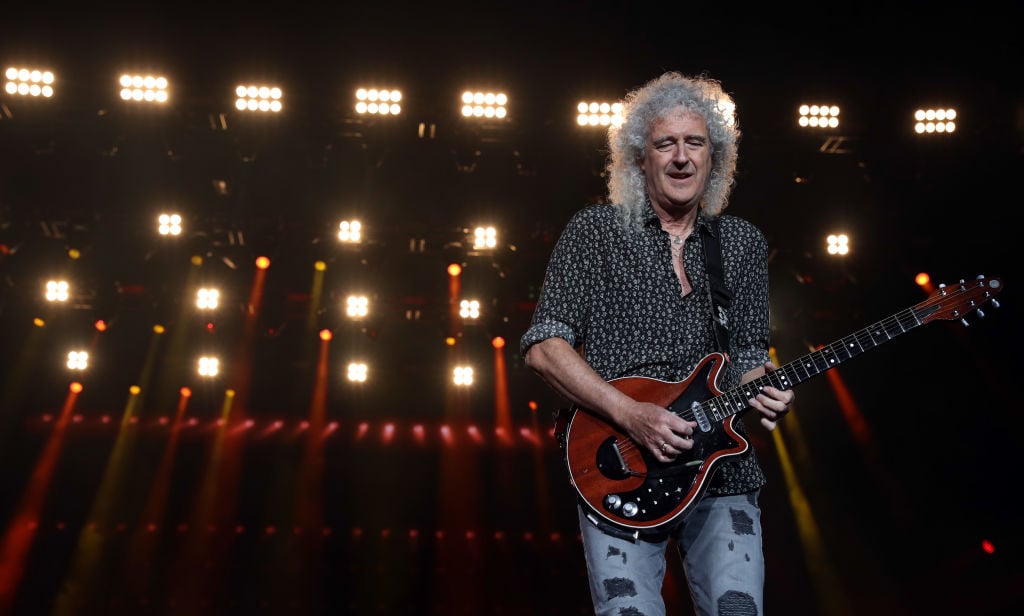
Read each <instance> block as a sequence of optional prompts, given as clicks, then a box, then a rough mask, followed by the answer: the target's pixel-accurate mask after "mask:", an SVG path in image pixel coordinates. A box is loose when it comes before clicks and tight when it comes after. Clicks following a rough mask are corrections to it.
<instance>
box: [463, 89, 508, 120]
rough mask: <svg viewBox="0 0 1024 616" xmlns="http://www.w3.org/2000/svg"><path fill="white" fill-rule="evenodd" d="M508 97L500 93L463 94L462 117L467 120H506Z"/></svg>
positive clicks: (467, 92)
mask: <svg viewBox="0 0 1024 616" xmlns="http://www.w3.org/2000/svg"><path fill="white" fill-rule="evenodd" d="M507 104H508V97H507V96H506V95H504V94H502V93H500V92H498V93H495V92H470V91H468V90H467V91H466V92H463V93H462V115H463V117H467V118H486V119H498V120H501V119H504V118H505V117H507V116H508V110H507V109H506V105H507Z"/></svg>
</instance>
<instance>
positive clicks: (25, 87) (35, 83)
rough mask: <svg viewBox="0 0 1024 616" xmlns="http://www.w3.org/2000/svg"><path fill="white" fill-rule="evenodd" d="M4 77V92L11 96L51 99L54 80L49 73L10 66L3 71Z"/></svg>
mask: <svg viewBox="0 0 1024 616" xmlns="http://www.w3.org/2000/svg"><path fill="white" fill-rule="evenodd" d="M4 77H6V78H7V82H6V83H4V91H5V92H7V93H8V94H10V95H12V96H31V97H33V98H38V97H43V98H51V97H53V93H54V91H53V84H54V81H56V78H55V77H54V75H53V72H51V71H48V70H39V69H31V68H16V67H13V66H12V67H9V68H8V69H7V70H6V71H4Z"/></svg>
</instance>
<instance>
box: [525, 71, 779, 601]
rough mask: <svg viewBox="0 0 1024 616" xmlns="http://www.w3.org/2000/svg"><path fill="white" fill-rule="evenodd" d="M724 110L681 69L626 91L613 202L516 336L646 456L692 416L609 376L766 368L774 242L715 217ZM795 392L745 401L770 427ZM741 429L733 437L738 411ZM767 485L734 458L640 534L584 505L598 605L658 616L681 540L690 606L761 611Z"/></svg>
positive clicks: (723, 99) (547, 284)
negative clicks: (711, 265)
mask: <svg viewBox="0 0 1024 616" xmlns="http://www.w3.org/2000/svg"><path fill="white" fill-rule="evenodd" d="M732 109H733V106H732V100H731V99H730V97H729V96H728V95H726V94H725V93H724V91H723V90H722V88H721V85H720V84H719V83H718V82H717V81H716V80H713V79H710V78H708V77H706V76H698V77H688V76H684V75H681V74H679V73H677V72H668V73H665V74H663V75H661V76H660V77H658V78H656V79H653V80H651V81H650V82H648V83H647V84H645V85H643V86H642V87H640V88H638V89H636V90H634V91H632V92H630V93H629V94H628V95H627V96H626V100H625V111H624V121H623V123H622V124H621V125H620V126H619V127H617V128H612V129H611V130H610V131H609V139H608V141H609V146H610V156H609V162H608V165H607V171H608V193H609V194H608V196H609V199H608V202H607V203H599V204H594V205H590V206H588V207H586V208H583V209H582V210H580V211H579V212H577V213H576V214H575V215H574V216H573V217H572V218H571V220H570V221H569V223H568V224H567V226H566V228H565V229H564V230H563V232H562V235H561V237H560V238H559V240H558V242H557V244H556V246H555V249H554V251H553V252H552V255H551V259H550V262H549V263H548V266H547V271H546V273H545V278H544V284H543V287H542V290H541V295H540V298H539V301H538V303H537V308H536V311H535V313H534V316H533V321H532V324H531V326H530V328H529V329H528V330H527V331H526V333H525V334H524V335H523V337H522V340H521V342H520V348H521V352H522V353H523V354H524V357H525V361H526V363H527V365H528V366H530V368H532V369H533V370H534V371H536V372H537V374H539V375H540V376H541V377H542V378H543V379H544V380H545V381H546V382H547V383H548V384H549V385H551V386H552V387H553V388H554V389H555V390H556V391H557V392H559V393H560V394H561V395H563V396H564V397H565V398H567V399H568V400H569V401H570V402H572V403H573V405H574V406H575V407H576V408H577V409H584V410H582V411H577V412H588V413H590V414H593V415H595V416H597V417H599V418H601V419H602V420H603V421H606V422H608V423H609V424H610V425H613V426H616V427H617V428H618V429H619V430H621V432H622V433H623V434H625V435H626V436H628V437H629V439H631V440H632V442H633V443H634V444H635V445H636V447H638V448H639V449H640V450H641V451H642V453H643V455H644V456H646V457H649V458H650V459H651V460H653V462H652V464H671V463H672V461H673V460H675V459H676V458H677V457H679V456H682V455H684V454H685V453H686V452H688V450H689V449H690V448H691V447H693V443H694V440H693V438H692V435H693V433H694V430H695V429H696V428H697V423H696V422H694V421H688V420H686V419H684V418H683V417H682V416H681V415H680V414H677V413H674V412H671V411H669V410H667V409H666V408H665V407H664V406H661V405H659V404H655V403H653V402H649V401H645V400H642V399H635V398H633V397H631V396H629V395H627V394H626V393H624V392H623V391H622V390H620V388H618V387H616V386H615V385H614V384H613V383H611V382H610V381H613V380H615V379H619V378H622V377H647V378H650V379H658V380H661V381H666V382H679V381H682V380H684V379H685V378H687V377H688V375H690V374H691V373H692V372H693V371H694V368H695V367H696V366H697V365H698V364H699V363H700V362H701V360H702V359H703V358H705V357H706V356H707V355H708V354H709V353H713V352H716V351H724V352H725V353H727V355H726V356H727V357H728V358H729V361H728V362H726V367H725V368H724V370H723V372H722V374H721V376H720V378H719V381H720V383H719V385H721V386H722V387H721V388H722V389H723V390H724V389H726V388H728V387H733V386H737V385H740V384H742V383H749V382H751V381H752V380H754V379H756V378H758V377H762V376H764V375H765V374H767V373H768V372H771V371H773V370H774V366H773V364H772V363H771V361H770V360H769V356H768V334H769V311H768V273H767V252H768V251H767V242H766V240H765V238H764V236H763V234H762V233H761V232H760V230H758V229H757V228H756V227H755V226H754V225H752V224H751V223H749V222H747V221H746V220H744V219H741V218H739V217H735V216H722V215H721V212H722V210H723V209H725V207H726V205H727V200H728V196H729V193H730V191H731V189H732V185H733V182H734V179H733V176H734V173H735V170H736V161H737V144H738V141H739V136H740V131H739V129H738V126H737V124H736V122H735V118H734V117H733V114H732ZM712 221H715V222H717V228H716V225H713V224H712ZM711 234H716V235H715V236H714V238H717V244H718V245H720V261H721V268H722V270H723V274H724V281H723V284H724V286H725V287H726V288H727V290H728V293H727V295H731V302H721V301H720V302H719V303H720V304H722V303H725V304H727V305H724V306H723V305H720V306H718V307H717V309H718V310H721V311H722V312H721V313H719V312H716V313H715V314H716V317H718V321H719V322H720V323H721V324H723V325H727V331H726V333H722V331H721V330H717V329H716V324H715V320H713V319H712V301H713V299H712V289H713V286H712V283H713V281H711V280H709V276H708V271H707V269H706V267H707V264H708V257H707V255H706V253H705V244H706V243H708V242H709V241H710V240H711V239H712V236H711ZM721 338H727V339H728V342H727V344H728V348H727V349H720V348H719V342H718V341H719V340H720V339H721ZM793 400H794V394H793V392H792V390H789V389H782V388H776V387H772V386H764V387H761V388H760V389H759V391H758V392H757V393H756V395H755V396H753V397H752V398H751V399H750V400H749V401H748V402H747V404H748V405H749V408H750V409H751V410H753V411H756V413H757V414H758V415H759V417H760V422H761V424H762V425H763V426H764V427H765V428H766V429H768V430H774V429H775V426H776V422H777V421H778V420H779V419H780V418H781V417H782V416H783V415H784V414H785V413H786V411H787V410H788V408H789V407H790V405H791V404H792V403H793ZM736 426H737V430H738V431H739V432H741V433H742V431H743V425H742V421H737V422H736ZM764 482H765V478H764V474H763V473H762V471H761V468H760V466H759V464H758V462H757V459H756V456H755V455H754V454H753V452H752V451H751V452H750V453H749V455H742V456H735V457H731V458H729V459H728V460H726V461H724V462H722V463H721V465H720V466H719V467H718V468H717V469H716V471H715V472H714V473H713V474H712V476H711V478H710V480H709V482H708V484H707V487H706V492H704V494H703V495H702V497H701V498H700V500H699V501H698V502H696V503H695V504H694V506H693V508H692V509H691V510H689V511H688V512H687V513H686V515H684V516H680V518H681V519H678V520H672V522H671V523H669V524H666V525H665V528H659V529H657V530H658V532H656V533H648V534H644V535H640V534H639V533H636V534H634V535H633V536H631V535H630V534H628V533H624V532H621V529H616V528H615V527H614V525H609V524H607V523H606V521H605V520H601V519H600V516H596V515H592V514H591V515H588V513H590V512H588V510H587V508H586V507H584V506H583V503H581V504H580V507H579V518H580V530H581V533H582V538H583V547H584V555H585V559H586V564H587V572H588V577H589V581H590V592H591V597H592V599H593V603H594V609H595V612H596V613H597V614H645V615H647V616H651V615H655V614H664V613H665V604H664V601H663V599H662V594H661V588H662V583H663V580H664V576H665V571H666V561H665V558H666V554H665V552H666V547H667V546H668V542H669V539H670V538H674V539H675V540H676V544H677V545H678V547H679V551H680V555H681V557H682V559H683V566H684V570H685V572H686V577H687V582H688V584H689V588H690V591H691V595H692V597H693V600H694V604H695V607H696V610H697V613H699V614H761V613H763V594H764V593H763V588H764V556H763V552H762V543H761V523H760V509H759V507H758V504H757V498H758V495H759V491H760V488H761V487H762V486H763V484H764Z"/></svg>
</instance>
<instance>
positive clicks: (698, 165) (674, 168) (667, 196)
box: [640, 108, 711, 211]
mask: <svg viewBox="0 0 1024 616" xmlns="http://www.w3.org/2000/svg"><path fill="white" fill-rule="evenodd" d="M645 153H646V156H645V157H644V159H643V160H642V161H641V162H640V168H641V169H642V170H643V172H644V176H645V177H646V178H647V193H648V194H649V195H650V197H651V203H652V204H653V205H654V206H655V207H656V208H657V207H660V208H661V209H663V210H667V211H673V210H678V209H679V208H681V207H687V208H688V207H691V206H692V207H696V206H698V205H699V204H700V200H701V198H702V197H703V196H704V189H705V187H706V186H707V182H708V177H709V176H710V175H711V140H710V138H709V137H708V128H707V124H706V123H705V122H704V120H703V119H702V118H701V117H700V116H699V115H697V114H694V113H690V112H687V111H685V110H684V109H682V108H678V109H676V110H673V111H671V112H669V113H668V114H667V115H666V116H664V117H662V118H659V119H657V120H655V121H654V123H653V124H652V125H651V130H650V133H649V134H648V136H647V145H646V146H645Z"/></svg>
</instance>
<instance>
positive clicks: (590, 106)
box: [576, 101, 622, 128]
mask: <svg viewBox="0 0 1024 616" xmlns="http://www.w3.org/2000/svg"><path fill="white" fill-rule="evenodd" d="M576 111H577V115H576V124H577V125H579V126H585V127H596V126H600V127H602V128H605V127H608V126H615V127H618V126H621V125H622V103H599V102H595V101H591V102H589V103H588V102H585V101H580V102H579V103H578V104H577V105H576Z"/></svg>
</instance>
